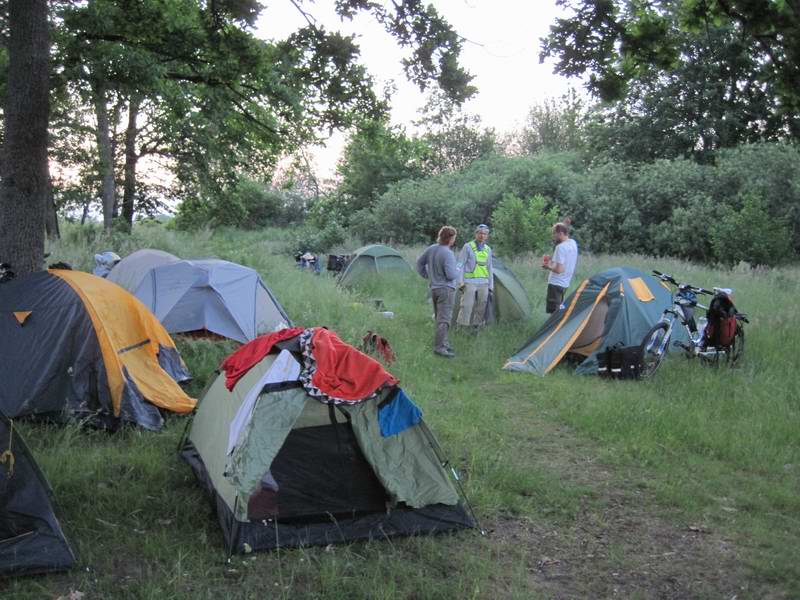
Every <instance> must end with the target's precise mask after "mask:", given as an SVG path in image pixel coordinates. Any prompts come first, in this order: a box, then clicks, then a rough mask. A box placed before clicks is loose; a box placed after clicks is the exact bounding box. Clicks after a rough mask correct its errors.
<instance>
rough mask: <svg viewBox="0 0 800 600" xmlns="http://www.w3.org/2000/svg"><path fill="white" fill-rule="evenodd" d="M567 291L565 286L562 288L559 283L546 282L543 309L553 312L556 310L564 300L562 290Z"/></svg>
mask: <svg viewBox="0 0 800 600" xmlns="http://www.w3.org/2000/svg"><path fill="white" fill-rule="evenodd" d="M566 291H567V288H563V287H561V286H560V285H553V284H552V283H548V284H547V301H546V302H545V310H546V311H547V313H548V314H549V313H554V312H556V311H557V310H558V309H559V307H560V306H561V303H562V302H564V292H566Z"/></svg>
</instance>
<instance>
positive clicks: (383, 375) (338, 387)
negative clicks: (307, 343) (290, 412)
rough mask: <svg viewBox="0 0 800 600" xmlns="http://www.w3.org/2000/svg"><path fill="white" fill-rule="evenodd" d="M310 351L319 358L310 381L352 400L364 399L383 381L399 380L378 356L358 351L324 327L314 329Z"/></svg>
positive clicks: (328, 392)
mask: <svg viewBox="0 0 800 600" xmlns="http://www.w3.org/2000/svg"><path fill="white" fill-rule="evenodd" d="M311 351H312V353H313V355H314V360H315V361H316V362H317V370H316V372H315V373H314V376H313V377H312V378H311V383H312V384H313V385H314V386H315V387H317V388H319V389H320V390H321V391H322V392H323V393H325V394H327V395H328V396H333V397H334V398H341V399H342V400H350V401H357V400H363V399H364V398H367V397H368V396H371V395H372V394H374V393H375V391H376V390H377V389H379V388H380V387H381V386H383V385H397V384H398V383H399V380H398V379H396V378H395V377H394V376H393V375H392V374H391V373H389V372H388V371H386V370H385V369H384V368H383V366H382V365H381V363H379V362H378V361H377V360H375V359H374V358H371V357H369V356H367V355H366V354H364V353H363V352H359V351H358V350H356V349H355V348H354V347H353V346H351V345H350V344H346V343H345V342H343V341H342V340H340V339H339V336H337V335H336V334H335V333H333V332H332V331H329V330H327V329H324V328H322V327H318V328H317V329H315V330H314V335H313V337H312V338H311Z"/></svg>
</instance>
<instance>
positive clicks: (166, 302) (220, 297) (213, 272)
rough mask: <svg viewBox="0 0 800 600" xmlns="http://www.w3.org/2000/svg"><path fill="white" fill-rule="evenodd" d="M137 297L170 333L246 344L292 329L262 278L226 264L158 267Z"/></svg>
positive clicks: (182, 262)
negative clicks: (201, 334) (199, 334)
mask: <svg viewBox="0 0 800 600" xmlns="http://www.w3.org/2000/svg"><path fill="white" fill-rule="evenodd" d="M112 275H113V272H112ZM134 294H135V295H136V297H137V298H139V300H141V301H142V302H143V303H144V304H145V306H147V307H148V308H149V309H150V310H151V311H152V312H153V314H154V315H155V316H156V317H157V318H158V320H159V321H161V323H162V324H163V325H164V327H165V328H166V330H167V331H169V332H170V333H188V332H193V331H209V332H211V333H215V334H217V335H221V336H223V337H226V338H230V339H232V340H236V341H238V342H242V343H244V342H248V341H250V340H253V339H255V338H256V337H258V336H259V335H261V334H263V333H268V332H270V331H275V330H278V329H283V328H284V327H287V326H288V325H291V321H290V320H289V317H288V316H287V315H286V311H284V310H283V307H282V306H281V305H280V303H279V302H278V300H277V298H275V296H274V295H273V294H272V292H271V291H270V289H269V288H268V287H267V285H266V284H265V283H264V281H263V280H262V279H261V276H260V275H259V274H258V272H257V271H255V270H254V269H251V268H249V267H245V266H242V265H239V264H236V263H232V262H228V261H227V260H219V259H212V258H207V259H198V260H179V261H177V262H171V263H168V264H163V265H160V266H157V267H154V268H152V269H150V271H149V272H148V273H147V274H146V275H145V277H144V278H143V279H142V281H141V282H140V283H139V285H138V286H137V288H136V290H135V292H134Z"/></svg>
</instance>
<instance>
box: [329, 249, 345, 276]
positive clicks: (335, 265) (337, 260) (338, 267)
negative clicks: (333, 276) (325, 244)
mask: <svg viewBox="0 0 800 600" xmlns="http://www.w3.org/2000/svg"><path fill="white" fill-rule="evenodd" d="M349 260H350V255H349V254H328V271H333V272H334V273H341V272H342V271H343V270H344V268H345V267H346V266H347V261H349Z"/></svg>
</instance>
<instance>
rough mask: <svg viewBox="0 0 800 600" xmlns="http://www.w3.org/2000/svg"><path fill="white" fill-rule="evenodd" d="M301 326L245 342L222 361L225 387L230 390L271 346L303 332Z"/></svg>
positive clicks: (267, 352)
mask: <svg viewBox="0 0 800 600" xmlns="http://www.w3.org/2000/svg"><path fill="white" fill-rule="evenodd" d="M303 331H304V329H303V328H302V327H289V328H287V329H281V330H280V331H276V332H274V333H268V334H267V335H260V336H258V337H257V338H256V339H254V340H252V341H250V342H247V343H246V344H245V345H244V346H242V347H241V348H239V349H238V350H237V351H236V352H234V353H233V354H231V355H230V356H228V358H226V359H225V360H224V361H222V370H223V371H225V387H226V388H228V390H229V391H230V390H232V389H233V386H235V385H236V382H237V381H239V380H240V379H241V378H242V377H244V375H245V373H247V372H248V371H249V370H250V369H252V368H253V365H255V364H256V363H257V362H259V361H260V360H261V359H262V358H264V357H265V356H266V355H267V354H269V352H270V350H272V347H273V346H274V345H275V344H277V343H278V342H282V341H283V340H288V339H289V338H293V337H295V336H297V335H300V334H301V333H303Z"/></svg>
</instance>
